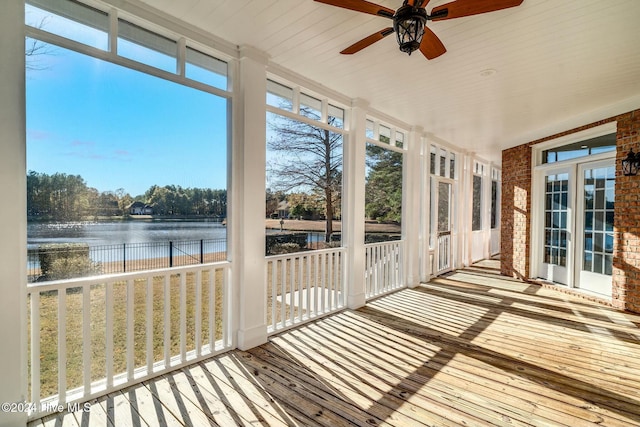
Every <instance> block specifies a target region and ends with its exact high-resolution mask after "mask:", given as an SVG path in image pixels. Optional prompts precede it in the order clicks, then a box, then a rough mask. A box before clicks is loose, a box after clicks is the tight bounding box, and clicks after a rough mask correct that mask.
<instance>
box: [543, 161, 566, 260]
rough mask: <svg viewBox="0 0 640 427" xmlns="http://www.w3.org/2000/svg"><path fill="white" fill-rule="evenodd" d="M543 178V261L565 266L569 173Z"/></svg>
mask: <svg viewBox="0 0 640 427" xmlns="http://www.w3.org/2000/svg"><path fill="white" fill-rule="evenodd" d="M545 180H546V181H545V190H546V191H545V216H544V217H545V224H544V228H545V233H544V235H545V242H544V244H545V251H544V254H545V256H544V258H545V260H544V261H545V263H547V264H555V265H559V266H561V267H566V265H567V242H568V240H569V237H568V235H569V232H568V230H567V211H568V199H569V198H568V191H569V190H568V188H569V186H568V183H569V174H568V173H563V174H557V175H549V176H547V177H546V178H545Z"/></svg>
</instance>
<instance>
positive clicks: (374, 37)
mask: <svg viewBox="0 0 640 427" xmlns="http://www.w3.org/2000/svg"><path fill="white" fill-rule="evenodd" d="M315 1H317V2H319V3H325V4H330V5H332V6H337V7H342V8H344V9H350V10H355V11H356V12H362V13H369V14H371V15H377V16H381V17H383V18H389V19H391V20H393V26H392V27H387V28H384V29H382V30H380V31H378V32H376V33H373V34H371V35H370V36H368V37H365V38H364V39H362V40H360V41H358V42H356V43H354V44H352V45H351V46H349V47H348V48H346V49H344V50H343V51H342V52H340V53H342V54H344V55H352V54H354V53H356V52H360V51H361V50H362V49H364V48H365V47H368V46H371V45H372V44H374V43H375V42H377V41H380V40H382V39H383V38H385V37H387V36H388V35H390V34H392V33H394V32H395V33H396V38H397V41H398V45H399V47H400V50H401V51H402V52H405V53H407V54H409V55H411V53H412V52H414V51H416V50H418V49H420V52H421V53H422V54H423V55H424V56H425V58H427V59H434V58H437V57H438V56H440V55H442V54H443V53H445V52H446V51H447V49H446V48H445V47H444V45H443V44H442V41H440V39H439V38H438V36H436V35H435V33H433V31H431V30H430V29H429V28H428V27H427V21H443V20H445V19H453V18H461V17H463V16H470V15H478V14H480V13H487V12H494V11H496V10H501V9H507V8H510V7H515V6H519V5H520V4H522V2H523V1H524V0H457V1H452V2H450V3H446V4H443V5H441V6H436V7H434V8H433V9H432V10H431V13H430V14H428V13H427V9H426V7H427V5H428V4H429V1H430V0H404V3H403V4H402V6H400V8H398V10H395V11H394V10H393V9H389V8H388V7H384V6H380V5H377V4H375V3H371V2H368V1H365V0H315Z"/></svg>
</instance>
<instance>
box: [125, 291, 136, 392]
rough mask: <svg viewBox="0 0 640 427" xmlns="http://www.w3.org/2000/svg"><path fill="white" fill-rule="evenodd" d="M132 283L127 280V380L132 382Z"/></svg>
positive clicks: (133, 359) (133, 365)
mask: <svg viewBox="0 0 640 427" xmlns="http://www.w3.org/2000/svg"><path fill="white" fill-rule="evenodd" d="M133 286H134V281H133V279H129V280H127V380H128V381H132V380H133V372H134V369H135V362H134V361H135V357H134V356H135V354H134V353H135V341H134V338H135V333H134V330H133V328H134V317H133V314H134V310H133V309H134V304H133V302H134V301H133V298H134V292H133V291H134V288H133Z"/></svg>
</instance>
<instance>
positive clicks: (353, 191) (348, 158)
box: [342, 99, 368, 309]
mask: <svg viewBox="0 0 640 427" xmlns="http://www.w3.org/2000/svg"><path fill="white" fill-rule="evenodd" d="M367 108H368V104H367V103H366V102H365V101H363V100H360V99H356V100H354V101H353V103H352V108H351V117H350V121H349V130H350V133H349V140H348V141H347V143H346V144H345V147H344V169H345V171H346V172H347V173H346V176H345V182H344V186H343V191H344V194H343V203H344V206H343V217H342V221H343V222H342V227H343V233H342V238H343V242H344V244H345V246H346V248H347V266H348V268H347V272H346V274H347V284H348V295H347V305H348V307H349V308H351V309H356V308H358V307H362V306H363V305H364V304H365V302H366V296H365V292H366V289H365V283H364V269H365V250H364V218H365V213H364V202H365V199H364V193H365V174H366V171H365V157H366V146H367V136H366V121H367Z"/></svg>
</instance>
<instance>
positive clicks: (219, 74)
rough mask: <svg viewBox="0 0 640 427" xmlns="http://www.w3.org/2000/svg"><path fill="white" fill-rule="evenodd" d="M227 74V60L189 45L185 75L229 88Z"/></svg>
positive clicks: (222, 87) (223, 88) (211, 84)
mask: <svg viewBox="0 0 640 427" xmlns="http://www.w3.org/2000/svg"><path fill="white" fill-rule="evenodd" d="M227 75H228V66H227V63H226V62H224V61H221V60H219V59H218V58H214V57H213V56H210V55H207V54H205V53H202V52H200V51H198V50H195V49H192V48H190V47H187V54H186V66H185V77H187V78H189V79H191V80H196V81H199V82H201V83H204V84H208V85H210V86H213V87H217V88H218V89H222V90H227Z"/></svg>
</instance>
